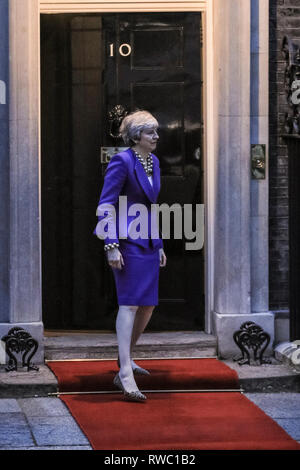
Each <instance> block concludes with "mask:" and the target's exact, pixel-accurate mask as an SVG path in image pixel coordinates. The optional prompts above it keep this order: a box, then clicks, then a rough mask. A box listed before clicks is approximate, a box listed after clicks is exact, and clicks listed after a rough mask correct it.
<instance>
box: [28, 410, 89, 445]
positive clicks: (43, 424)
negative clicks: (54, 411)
mask: <svg viewBox="0 0 300 470" xmlns="http://www.w3.org/2000/svg"><path fill="white" fill-rule="evenodd" d="M28 422H29V425H30V428H31V431H32V433H33V435H34V438H35V440H36V442H37V444H38V445H39V446H47V445H52V446H55V445H56V446H62V445H65V446H67V445H68V446H77V445H80V444H82V445H87V444H89V441H88V439H87V438H86V437H85V435H84V434H83V433H82V431H81V429H80V428H79V426H78V425H77V423H76V421H75V420H74V419H73V418H72V417H71V416H70V417H67V416H58V417H54V416H50V417H29V418H28Z"/></svg>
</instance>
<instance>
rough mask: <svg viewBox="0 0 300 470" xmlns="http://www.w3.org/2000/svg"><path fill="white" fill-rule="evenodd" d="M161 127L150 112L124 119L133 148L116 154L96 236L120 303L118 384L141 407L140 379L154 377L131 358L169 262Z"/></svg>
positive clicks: (126, 139) (124, 129) (109, 168)
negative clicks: (159, 214)
mask: <svg viewBox="0 0 300 470" xmlns="http://www.w3.org/2000/svg"><path fill="white" fill-rule="evenodd" d="M157 128H158V122H157V120H156V119H155V118H154V117H153V116H152V115H151V114H150V113H148V112H147V111H136V112H133V113H131V114H129V115H128V116H126V117H125V119H124V120H123V122H122V124H121V127H120V132H121V134H122V137H123V140H124V142H125V144H126V145H129V146H130V147H129V148H128V149H127V150H126V151H125V152H120V153H118V154H116V155H114V156H113V157H112V158H111V160H110V162H109V164H108V166H107V169H106V172H105V178H104V185H103V189H102V192H101V196H100V200H99V205H98V209H97V214H98V224H97V227H96V229H95V232H94V233H96V235H97V236H98V237H99V238H101V239H104V249H105V251H106V254H107V260H108V263H109V265H110V266H111V268H112V270H113V274H114V279H115V283H116V291H117V297H118V304H119V310H118V315H117V320H116V331H117V338H118V348H119V359H118V363H119V366H120V371H119V373H118V374H117V375H116V377H115V378H114V384H115V385H116V386H117V387H118V388H120V389H121V390H122V391H123V393H124V397H125V399H127V400H130V401H139V402H141V401H142V402H143V401H145V400H146V396H145V395H144V394H142V393H141V392H140V391H139V389H138V387H137V384H136V382H135V378H134V374H149V372H148V371H146V370H145V369H142V368H141V367H139V366H138V365H137V364H136V363H135V362H134V361H133V360H132V359H131V351H132V349H133V347H134V345H135V344H136V342H137V340H138V339H139V337H140V335H141V334H142V333H143V331H144V329H145V328H146V326H147V324H148V322H149V320H150V318H151V315H152V312H153V309H154V307H155V306H156V305H158V280H159V269H160V267H163V266H165V265H166V262H167V258H166V255H165V253H164V250H163V242H162V239H161V238H159V233H158V227H157V218H156V216H155V211H153V207H155V203H156V200H157V197H158V194H159V190H160V167H159V160H158V158H157V157H156V156H155V155H153V154H152V152H153V151H154V150H155V148H156V145H157V141H158V138H159V137H158V134H157ZM136 204H138V206H137V205H136ZM137 208H138V212H139V216H138V217H137V214H136V212H137V211H136V209H137ZM151 208H152V211H151ZM153 214H154V216H153ZM107 228H108V231H107V230H106V229H107ZM138 228H139V230H137V229H138Z"/></svg>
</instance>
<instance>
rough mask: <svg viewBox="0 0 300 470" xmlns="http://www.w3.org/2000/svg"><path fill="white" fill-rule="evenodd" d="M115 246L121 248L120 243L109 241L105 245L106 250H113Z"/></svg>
mask: <svg viewBox="0 0 300 470" xmlns="http://www.w3.org/2000/svg"><path fill="white" fill-rule="evenodd" d="M114 248H119V243H108V244H107V245H104V251H108V250H113V249H114Z"/></svg>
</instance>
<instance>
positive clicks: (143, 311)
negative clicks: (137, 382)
mask: <svg viewBox="0 0 300 470" xmlns="http://www.w3.org/2000/svg"><path fill="white" fill-rule="evenodd" d="M153 310H154V306H148V305H144V306H140V307H139V308H138V309H137V312H136V315H135V320H134V325H133V331H132V337H131V345H130V352H132V350H133V348H134V346H135V345H136V343H137V341H138V339H139V337H140V336H141V334H142V333H143V332H144V330H145V328H146V326H147V325H148V323H149V320H150V318H151V316H152V312H153ZM131 366H132V367H133V368H134V367H136V364H135V362H134V361H133V360H132V361H131Z"/></svg>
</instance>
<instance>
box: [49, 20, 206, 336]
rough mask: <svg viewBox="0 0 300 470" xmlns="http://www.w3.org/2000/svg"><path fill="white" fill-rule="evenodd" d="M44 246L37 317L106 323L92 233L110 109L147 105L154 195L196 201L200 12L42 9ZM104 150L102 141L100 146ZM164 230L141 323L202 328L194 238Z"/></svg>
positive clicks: (110, 299)
mask: <svg viewBox="0 0 300 470" xmlns="http://www.w3.org/2000/svg"><path fill="white" fill-rule="evenodd" d="M41 70H42V76H41V82H42V166H41V170H42V250H43V265H42V268H43V319H44V324H45V327H46V328H94V329H96V328H97V329H113V328H114V322H115V314H116V312H117V308H118V305H117V299H116V293H115V288H114V282H113V277H112V273H111V271H110V268H109V267H108V266H107V264H106V261H105V257H104V252H103V243H102V242H101V241H99V240H98V239H97V238H96V237H95V236H94V235H92V232H93V229H94V227H95V225H96V222H97V219H96V206H97V203H98V199H99V195H100V192H101V187H102V184H103V174H104V170H105V167H106V164H107V155H109V152H111V151H112V148H114V147H120V146H124V144H123V143H122V140H121V139H119V138H118V132H117V131H118V129H117V126H115V125H114V121H113V120H112V114H109V113H111V112H112V111H114V109H115V107H116V106H117V105H121V106H122V107H123V108H124V109H125V110H126V111H127V112H130V111H133V110H135V109H147V110H149V111H150V112H151V113H153V114H154V115H155V117H156V118H157V119H158V121H159V124H160V130H159V135H160V141H159V145H158V147H157V151H156V154H157V156H158V158H159V159H160V165H161V171H162V181H161V193H160V196H159V201H158V202H159V203H160V204H162V203H167V204H169V205H172V204H174V203H177V204H180V206H181V207H183V205H184V204H192V207H193V210H194V212H195V207H196V204H200V203H203V185H202V180H203V177H202V176H203V171H202V161H203V158H202V113H201V103H202V99H201V98H202V81H201V15H200V14H199V13H172V14H171V13H151V14H150V13H143V14H140V13H132V14H107V15H97V14H93V15H86V14H79V15H78V14H76V15H75V14H72V15H42V17H41ZM101 150H102V151H101ZM186 241H187V240H185V239H175V238H174V236H172V230H171V238H170V239H167V240H164V248H165V252H166V254H167V257H168V264H167V267H166V268H163V269H161V273H160V296H159V297H160V303H159V306H158V307H156V309H155V315H153V318H152V320H151V323H150V325H149V329H151V328H152V329H155V330H160V329H164V330H166V329H169V330H174V329H175V330H176V329H202V328H203V322H204V287H203V286H204V269H203V265H204V259H203V249H201V250H191V251H189V250H187V249H186V245H185V243H186Z"/></svg>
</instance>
